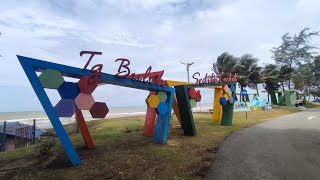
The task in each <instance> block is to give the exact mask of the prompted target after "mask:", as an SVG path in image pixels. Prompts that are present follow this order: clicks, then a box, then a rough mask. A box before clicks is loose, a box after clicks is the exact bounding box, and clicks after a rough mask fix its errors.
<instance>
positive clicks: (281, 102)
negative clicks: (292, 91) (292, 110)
mask: <svg viewBox="0 0 320 180" xmlns="http://www.w3.org/2000/svg"><path fill="white" fill-rule="evenodd" d="M278 105H279V106H283V96H282V93H278Z"/></svg>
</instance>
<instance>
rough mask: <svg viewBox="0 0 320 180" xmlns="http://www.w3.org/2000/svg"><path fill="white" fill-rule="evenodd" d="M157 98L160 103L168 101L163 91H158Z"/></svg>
mask: <svg viewBox="0 0 320 180" xmlns="http://www.w3.org/2000/svg"><path fill="white" fill-rule="evenodd" d="M157 96H158V98H159V101H160V102H166V100H167V99H168V96H167V93H166V92H164V91H159V92H158V94H157Z"/></svg>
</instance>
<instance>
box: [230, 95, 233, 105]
mask: <svg viewBox="0 0 320 180" xmlns="http://www.w3.org/2000/svg"><path fill="white" fill-rule="evenodd" d="M233 101H234V100H233V97H232V96H229V102H230V103H231V104H232V103H233Z"/></svg>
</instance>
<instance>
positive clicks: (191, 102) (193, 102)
mask: <svg viewBox="0 0 320 180" xmlns="http://www.w3.org/2000/svg"><path fill="white" fill-rule="evenodd" d="M190 106H191V108H195V107H197V102H196V100H195V99H190Z"/></svg>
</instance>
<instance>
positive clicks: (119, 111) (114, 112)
mask: <svg viewBox="0 0 320 180" xmlns="http://www.w3.org/2000/svg"><path fill="white" fill-rule="evenodd" d="M211 108H212V104H211V105H210V104H200V103H198V104H197V107H196V108H193V111H208V110H209V109H211ZM146 110H147V107H112V108H109V113H108V115H107V116H106V118H105V119H110V118H117V117H127V116H137V115H145V114H146ZM82 112H83V116H84V118H85V120H86V121H91V120H96V119H93V118H92V117H91V115H90V112H89V111H82ZM34 119H36V126H37V127H38V128H40V129H48V128H52V125H51V123H50V121H49V119H48V117H47V115H46V113H45V112H44V111H25V112H0V123H1V122H3V121H7V122H14V121H17V122H20V123H24V124H28V125H32V124H33V120H34ZM60 120H61V123H62V124H63V125H65V124H71V123H74V122H75V117H74V116H72V117H70V118H60Z"/></svg>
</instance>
